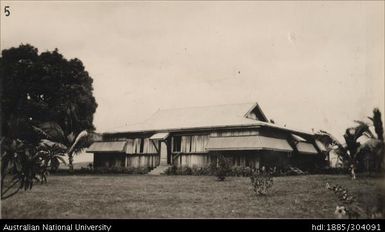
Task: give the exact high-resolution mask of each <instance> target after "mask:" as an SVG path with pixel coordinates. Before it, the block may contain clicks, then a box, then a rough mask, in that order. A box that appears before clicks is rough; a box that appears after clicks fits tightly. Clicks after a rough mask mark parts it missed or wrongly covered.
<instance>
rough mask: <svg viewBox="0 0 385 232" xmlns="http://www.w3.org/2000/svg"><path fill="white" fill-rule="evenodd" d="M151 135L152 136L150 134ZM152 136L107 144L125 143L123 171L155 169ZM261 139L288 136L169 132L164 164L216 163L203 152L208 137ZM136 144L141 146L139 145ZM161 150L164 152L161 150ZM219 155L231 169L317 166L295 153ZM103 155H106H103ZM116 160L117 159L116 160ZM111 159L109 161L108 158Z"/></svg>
mask: <svg viewBox="0 0 385 232" xmlns="http://www.w3.org/2000/svg"><path fill="white" fill-rule="evenodd" d="M154 133H155V132H154ZM154 133H136V134H121V135H118V134H117V135H115V136H113V135H110V137H108V138H104V139H107V140H112V141H114V140H127V141H128V143H127V147H126V151H125V152H126V154H124V155H125V158H124V164H123V165H124V166H125V167H133V168H139V167H150V168H155V167H157V166H159V165H160V154H159V148H160V144H159V141H157V143H156V144H155V145H154V144H152V143H151V141H150V140H149V137H151V136H152V135H153V134H154ZM251 135H262V136H268V137H273V138H281V139H286V140H288V141H289V143H290V139H291V136H290V132H287V131H283V130H276V129H272V128H253V129H250V128H243V129H242V128H240V129H235V128H234V129H218V130H205V131H199V132H198V131H184V132H172V133H170V136H169V137H168V139H167V150H168V156H167V162H168V164H173V165H176V166H178V167H182V166H187V167H194V166H195V167H206V166H208V165H210V163H211V162H216V160H213V158H212V157H215V154H217V153H215V152H209V151H207V150H206V146H207V143H208V140H209V139H210V137H226V136H232V137H234V136H251ZM176 138H178V139H179V143H180V145H179V146H175V141H176V140H175V139H176ZM139 141H143V142H144V144H143V145H140V143H139ZM163 150H164V149H163ZM220 154H223V155H224V156H226V157H228V158H229V160H231V162H232V165H233V166H241V167H252V168H260V167H262V166H268V167H277V168H285V167H288V166H289V165H293V166H301V167H302V168H304V169H307V168H313V167H314V165H313V164H312V162H319V160H318V159H317V158H315V157H316V156H314V155H313V156H309V155H307V156H301V155H299V154H296V152H293V153H288V152H278V151H259V150H253V151H246V150H244V151H221V152H220ZM105 155H106V154H105ZM113 156H114V157H115V156H116V155H113ZM117 157H120V156H117ZM110 159H112V158H110ZM116 159H117V160H120V161H111V160H109V159H108V158H101V157H99V156H98V155H96V156H95V165H101V164H100V163H102V162H107V163H108V164H105V165H110V163H114V165H121V162H122V161H121V160H122V158H116Z"/></svg>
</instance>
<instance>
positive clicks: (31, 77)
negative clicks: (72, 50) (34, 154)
mask: <svg viewBox="0 0 385 232" xmlns="http://www.w3.org/2000/svg"><path fill="white" fill-rule="evenodd" d="M0 72H1V86H2V87H3V88H2V89H1V108H2V109H1V119H2V120H1V123H2V128H1V131H2V135H3V136H7V137H13V138H19V139H23V140H28V141H31V142H33V141H34V133H33V131H32V128H31V125H36V124H39V123H43V122H56V123H57V124H58V125H59V126H60V127H61V128H62V129H63V131H64V132H65V134H69V133H71V132H74V133H79V132H81V131H82V130H93V129H94V125H93V123H92V122H93V114H94V113H95V110H96V107H97V104H96V101H95V98H94V97H93V95H92V91H93V87H92V82H93V80H92V78H91V77H90V76H89V74H88V72H87V71H85V69H84V66H83V64H82V62H81V61H80V60H79V59H76V58H75V59H70V60H67V59H65V58H64V57H63V55H61V54H60V53H59V52H58V50H57V49H56V50H54V51H52V52H49V51H47V52H43V53H41V54H38V50H37V49H36V48H34V47H33V46H31V45H28V44H27V45H20V46H19V47H17V48H10V49H6V50H3V51H2V57H1V59H0ZM34 142H36V141H34Z"/></svg>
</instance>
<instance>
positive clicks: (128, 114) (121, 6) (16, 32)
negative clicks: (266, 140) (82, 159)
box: [1, 1, 385, 138]
mask: <svg viewBox="0 0 385 232" xmlns="http://www.w3.org/2000/svg"><path fill="white" fill-rule="evenodd" d="M6 5H9V6H10V11H11V15H10V16H9V17H6V16H5V15H4V13H3V12H4V11H3V8H4V6H6ZM21 43H30V44H31V45H33V46H35V47H37V48H38V49H39V51H40V52H43V51H46V50H50V51H52V50H53V49H55V48H58V49H59V52H60V53H62V54H63V55H64V56H65V57H66V58H75V57H77V58H79V59H80V60H82V61H83V63H84V65H85V67H86V70H87V71H88V72H89V73H90V76H91V77H92V78H93V79H94V96H95V98H96V101H97V103H98V105H99V106H98V108H97V111H96V114H95V119H94V124H95V126H96V128H97V131H98V132H103V131H105V130H109V129H112V128H117V127H119V126H121V125H124V124H132V123H136V122H139V121H142V120H143V119H146V118H148V117H149V116H150V114H151V113H153V112H155V111H156V110H157V109H159V108H161V109H162V108H180V107H189V106H204V105H219V104H228V103H245V102H259V104H260V105H261V107H262V110H263V111H265V114H266V115H267V117H268V118H273V119H274V120H275V121H276V122H277V123H278V124H281V125H283V124H286V125H287V126H288V127H291V128H297V129H302V130H308V131H310V130H311V129H312V128H314V129H315V130H318V129H323V130H326V131H329V132H331V133H332V134H334V135H335V136H337V137H338V138H341V135H342V134H343V133H344V130H345V129H346V128H347V127H349V126H352V125H354V123H353V120H355V119H365V118H366V116H368V115H371V114H372V110H373V108H374V107H379V108H380V110H381V111H382V112H384V62H385V61H384V2H383V1H376V2H366V1H365V2H359V1H352V2H347V1H343V2H335V1H333V2H321V1H311V2H286V1H285V2H279V1H273V2H261V1H256V2H250V1H247V2H229V1H226V2H220V1H212V2H198V1H194V2H188V1H184V2H161V1H159V2H129V1H127V2H124V1H119V2H113V1H106V2H102V1H95V2H92V1H84V2H76V1H70V2H65V1H58V2H46V1H39V2H33V1H28V2H27V1H25V2H23V1H17V2H14V1H2V2H1V49H5V48H10V47H12V46H18V45H20V44H21Z"/></svg>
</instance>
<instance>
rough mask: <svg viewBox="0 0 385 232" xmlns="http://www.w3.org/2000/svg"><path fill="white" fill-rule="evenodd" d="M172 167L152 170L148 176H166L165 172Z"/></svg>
mask: <svg viewBox="0 0 385 232" xmlns="http://www.w3.org/2000/svg"><path fill="white" fill-rule="evenodd" d="M169 167H171V165H159V166H158V167H156V168H154V169H153V170H151V171H150V172H149V173H148V175H154V176H159V175H162V174H164V172H165V171H166V170H167V169H168V168H169Z"/></svg>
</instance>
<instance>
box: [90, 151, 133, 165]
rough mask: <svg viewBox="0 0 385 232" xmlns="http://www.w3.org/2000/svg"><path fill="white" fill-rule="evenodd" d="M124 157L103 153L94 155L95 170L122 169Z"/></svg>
mask: <svg viewBox="0 0 385 232" xmlns="http://www.w3.org/2000/svg"><path fill="white" fill-rule="evenodd" d="M125 161H126V155H125V154H123V153H113V152H103V153H94V167H95V168H113V167H124V165H125Z"/></svg>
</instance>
